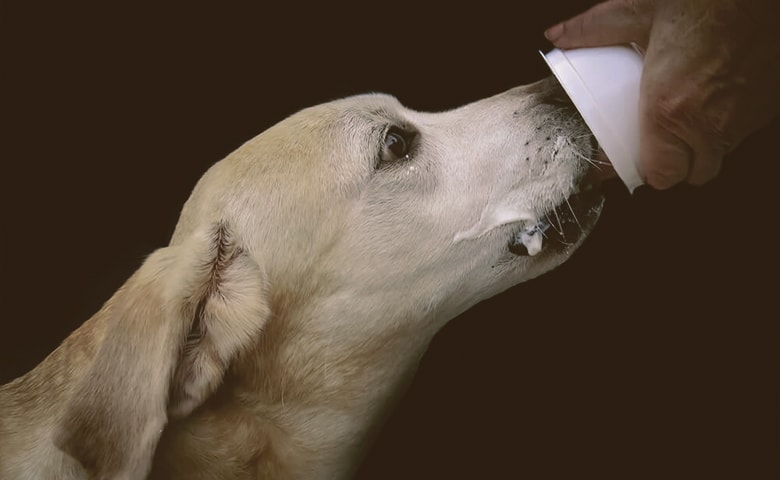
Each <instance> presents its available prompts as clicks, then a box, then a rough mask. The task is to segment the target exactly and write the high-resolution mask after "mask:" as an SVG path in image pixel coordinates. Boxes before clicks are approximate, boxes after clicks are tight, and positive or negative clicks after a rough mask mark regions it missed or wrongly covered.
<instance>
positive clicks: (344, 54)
mask: <svg viewBox="0 0 780 480" xmlns="http://www.w3.org/2000/svg"><path fill="white" fill-rule="evenodd" d="M193 3H196V2H192V3H190V4H184V3H181V4H179V5H176V4H174V3H170V2H158V3H156V4H150V5H142V4H140V3H132V4H128V5H126V6H119V5H114V4H111V5H110V6H109V5H108V4H109V2H104V3H103V4H97V3H94V4H85V3H81V2H77V3H76V4H74V3H72V2H54V1H51V2H45V3H44V2H35V1H24V2H22V1H15V2H11V1H6V0H3V1H2V3H0V5H1V7H0V8H1V9H2V10H0V22H2V24H1V25H0V27H1V28H0V34H1V35H2V39H1V40H2V41H1V42H0V46H1V47H0V48H2V66H1V67H0V68H1V70H0V72H1V74H2V77H1V78H0V81H2V89H1V92H2V104H0V109H1V111H2V120H3V126H2V141H1V142H0V148H2V153H1V155H2V157H1V158H2V166H3V171H2V174H0V178H1V179H2V187H3V188H2V192H3V198H2V202H0V203H1V204H2V221H1V222H0V228H1V229H2V230H1V231H0V232H1V233H2V235H1V237H2V242H3V243H2V282H3V284H2V288H0V295H1V297H0V302H2V303H1V305H0V307H2V309H1V311H2V334H1V337H2V338H1V340H0V342H1V343H0V367H1V373H2V375H1V376H0V381H2V382H5V381H8V380H10V379H12V378H15V377H16V376H18V375H21V374H22V373H24V372H26V371H28V370H29V369H30V368H32V367H33V366H34V365H35V364H37V363H38V362H40V361H41V360H42V359H43V358H44V357H45V355H47V354H48V353H49V352H50V351H51V350H52V349H53V348H55V347H56V346H57V345H58V343H59V342H61V341H62V339H63V338H64V337H65V336H67V335H68V334H69V333H70V332H71V331H72V330H73V329H75V328H76V327H77V326H78V325H79V324H80V323H81V322H83V321H84V320H86V319H87V318H88V317H89V316H90V315H92V314H93V313H94V312H95V311H96V310H97V309H98V308H99V307H100V305H101V304H102V303H103V302H104V301H105V300H107V299H108V298H109V297H110V296H111V294H112V293H113V292H114V291H115V290H116V289H117V288H118V287H119V286H120V285H121V284H122V283H123V282H124V280H125V279H126V278H127V277H128V276H129V275H130V274H131V273H132V272H133V271H134V270H135V269H136V268H137V267H138V266H139V265H140V263H141V261H142V259H143V258H144V256H146V255H147V254H149V253H150V252H151V251H152V250H154V249H156V248H158V247H161V246H164V245H165V244H166V243H167V241H168V239H169V237H170V235H171V233H172V231H173V227H174V225H175V223H176V219H177V216H178V212H179V210H180V208H181V206H182V204H183V202H184V201H185V199H186V198H187V196H188V195H189V192H190V191H191V189H192V187H193V186H194V184H195V182H196V181H197V179H198V178H199V177H200V175H201V174H202V173H203V172H204V171H205V170H206V169H207V168H208V167H209V165H211V164H212V163H214V162H216V161H217V160H219V159H221V158H222V157H224V156H225V155H226V154H228V153H229V152H230V151H232V150H233V149H235V148H236V147H237V146H238V145H240V144H241V143H242V142H244V141H245V140H247V139H249V138H250V137H252V136H254V135H256V134H257V133H259V132H261V131H262V130H264V129H265V128H267V127H269V126H270V125H272V124H273V123H275V122H277V121H279V120H281V119H282V118H283V117H285V116H287V115H289V114H291V113H293V112H295V111H296V110H298V109H300V108H303V107H305V106H308V105H312V104H315V103H321V102H324V101H327V100H330V99H334V98H337V97H341V96H345V95H350V94H355V93H362V92H367V91H383V92H388V93H392V94H394V95H396V96H397V97H398V98H399V99H400V100H401V101H402V102H403V103H405V104H406V105H407V106H409V107H412V108H414V109H418V110H432V111H436V110H442V109H447V108H451V107H455V106H458V105H461V104H463V103H465V102H469V101H473V100H477V99H479V98H482V97H485V96H488V95H492V94H495V93H498V92H500V91H503V90H505V89H507V88H510V87H512V86H515V85H520V84H524V83H530V82H532V81H535V80H537V79H540V78H542V77H543V76H545V75H547V74H548V72H547V70H546V67H545V66H544V64H543V62H542V60H541V58H540V57H539V54H538V53H537V50H539V49H543V50H546V49H548V48H549V45H548V44H547V43H546V41H545V40H544V38H543V36H542V32H543V30H544V28H545V27H547V26H549V25H550V24H552V23H554V22H556V21H558V20H561V19H563V18H566V17H567V16H570V15H572V14H574V13H576V12H578V11H581V10H582V9H584V8H585V7H586V6H587V5H588V3H589V2H538V5H534V7H533V8H531V7H529V6H528V5H529V4H530V3H531V2H519V1H518V2H514V4H515V5H513V6H507V5H504V6H501V7H498V6H491V5H488V4H484V3H480V4H479V5H471V4H466V5H465V6H463V7H459V6H457V5H456V4H455V3H454V2H452V3H450V4H449V5H446V6H441V7H437V8H432V7H421V6H419V5H418V6H409V5H403V4H398V3H377V2H374V3H369V2H366V3H363V4H359V5H355V6H351V7H340V6H336V5H327V4H320V5H318V6H316V7H312V6H310V5H305V4H293V3H290V4H288V7H285V11H282V10H280V9H279V8H278V7H269V6H267V5H265V4H263V5H265V6H263V7H260V6H259V5H261V4H260V3H259V2H258V3H256V4H252V5H250V4H249V3H245V2H221V3H218V2H209V3H208V4H206V2H203V3H200V4H198V5H193ZM533 3H537V2H533ZM779 134H780V123H779V122H775V123H774V124H773V125H771V126H770V127H769V128H767V129H765V130H763V131H762V132H760V133H759V134H757V135H754V136H753V137H751V138H750V139H749V140H748V141H747V142H745V143H744V144H743V145H742V146H741V147H740V148H739V150H738V151H736V152H735V153H734V154H732V155H731V156H730V157H729V159H728V161H727V163H726V164H725V166H724V169H723V172H722V175H721V176H720V177H719V178H718V179H717V180H716V181H714V182H712V183H711V184H708V185H707V186H705V187H703V188H688V187H680V188H676V189H673V190H672V191H667V192H652V191H640V192H638V193H637V194H636V195H634V196H633V197H631V196H629V195H628V194H627V193H626V191H625V190H624V189H623V188H622V186H621V185H619V184H612V185H608V187H607V194H608V203H607V207H606V210H605V213H604V215H603V217H602V220H601V221H600V225H599V227H598V228H597V230H596V232H595V233H594V234H593V235H592V236H591V237H590V238H589V240H588V241H587V243H586V244H585V246H583V248H582V249H581V250H580V251H579V252H578V253H577V254H576V255H575V256H574V257H573V258H572V259H571V261H569V262H568V263H567V264H565V265H564V266H563V267H561V268H560V269H558V270H556V271H554V272H552V273H550V274H548V275H546V276H544V277H542V278H540V279H538V280H535V281H532V282H529V283H526V284H523V285H520V286H518V287H516V288H514V289H512V290H510V291H508V292H506V293H505V294H503V295H500V296H498V297H496V298H493V299H491V300H489V301H486V302H484V303H482V304H480V305H478V306H477V307H475V308H474V309H472V310H471V311H470V312H468V313H466V314H464V315H462V316H461V317H459V318H457V319H455V320H453V321H452V322H451V323H450V324H449V325H448V326H447V327H446V328H445V329H444V330H443V331H442V332H441V333H440V334H439V335H438V336H437V337H436V339H435V340H434V342H433V344H432V345H431V348H430V350H429V352H428V354H427V355H426V357H425V358H424V359H423V362H422V365H421V366H420V370H419V374H418V375H417V377H416V381H415V382H414V384H413V385H412V387H411V390H410V391H409V392H408V394H407V395H406V396H405V398H404V400H403V401H402V403H401V404H400V405H399V406H398V408H397V410H396V411H395V414H394V416H392V417H391V418H390V420H389V423H388V424H387V426H386V427H385V428H384V430H383V432H382V435H381V436H380V437H379V438H378V439H377V441H376V444H375V446H374V448H373V449H372V450H371V453H370V454H369V457H368V458H367V460H366V463H365V464H364V466H363V468H362V470H361V473H360V475H359V478H361V479H375V478H408V479H417V478H510V477H511V478H532V479H548V478H549V479H561V478H581V477H584V476H586V475H589V476H592V477H595V478H601V479H629V478H630V479H634V478H665V479H671V478H675V479H676V478H680V479H683V478H685V479H688V478H715V477H718V478H769V477H763V475H759V472H762V471H763V472H765V469H764V468H765V467H767V466H771V467H772V468H773V469H774V471H775V473H777V461H776V453H777V448H778V425H779V423H778V388H777V387H778V373H779V372H778V366H780V363H779V362H778V352H779V351H780V349H779V348H778V336H777V331H776V328H775V325H776V323H777V318H778V314H777V311H776V310H777V309H776V303H777V301H776V297H777V295H778V289H777V286H778V282H777V276H776V272H777V268H778V255H777V236H776V235H777V234H776V226H775V223H776V219H777V218H778V212H777V205H778V201H777V197H776V191H777V190H776V185H775V182H776V181H777V179H778V173H779V172H778V159H780V154H778V153H777V138H778V135H779ZM774 478H776V477H774Z"/></svg>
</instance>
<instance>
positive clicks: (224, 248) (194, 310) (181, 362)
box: [55, 226, 269, 478]
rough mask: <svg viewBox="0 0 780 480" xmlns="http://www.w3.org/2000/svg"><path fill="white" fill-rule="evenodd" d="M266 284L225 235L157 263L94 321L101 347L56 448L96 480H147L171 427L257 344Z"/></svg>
mask: <svg viewBox="0 0 780 480" xmlns="http://www.w3.org/2000/svg"><path fill="white" fill-rule="evenodd" d="M262 278H263V276H262V272H261V271H260V268H259V266H258V265H257V264H256V263H255V262H254V261H253V260H252V259H251V258H250V257H249V255H247V254H246V252H244V251H242V250H241V248H240V247H239V246H238V245H236V244H235V241H234V239H233V238H232V236H231V234H230V232H229V231H228V229H227V228H225V227H224V226H219V227H216V228H214V230H213V231H210V232H207V233H205V234H202V235H195V236H193V237H192V238H190V239H189V240H187V241H186V242H183V243H181V244H178V245H176V246H170V247H167V248H163V249H160V250H158V251H156V252H155V253H154V254H152V255H151V256H150V257H149V258H148V259H147V260H146V262H144V264H143V266H142V267H141V268H140V269H139V270H138V271H137V272H136V273H135V274H134V275H133V276H132V277H131V278H130V279H129V280H128V281H127V282H126V283H125V285H124V286H123V287H122V288H121V289H119V291H117V293H116V294H115V295H114V296H113V297H112V298H111V299H110V300H109V301H108V302H107V303H106V305H105V306H104V307H103V309H102V310H101V312H99V313H98V314H97V316H101V317H103V318H96V319H93V320H94V321H96V322H97V323H95V328H96V329H99V330H98V331H100V332H101V333H98V335H101V336H102V339H101V340H100V341H99V346H98V350H97V351H96V352H95V355H94V358H93V359H92V363H91V366H90V367H89V369H88V371H87V372H86V374H85V375H84V376H83V377H82V380H81V383H80V384H78V386H77V387H75V389H74V391H73V393H72V396H71V397H70V399H69V403H68V404H67V405H66V406H65V409H64V414H63V416H62V417H61V420H60V423H59V425H58V426H57V430H56V433H55V444H56V445H57V446H58V447H59V448H61V449H62V450H63V451H65V452H67V453H68V454H70V455H72V456H73V457H75V458H76V459H77V460H78V461H79V462H81V464H82V466H83V467H84V468H85V469H86V470H87V471H88V472H89V473H90V478H144V477H145V475H146V474H147V472H148V469H149V466H150V464H151V460H152V456H153V454H154V450H155V448H156V445H157V442H158V441H159V438H160V434H161V432H162V430H163V428H164V427H165V424H166V423H167V421H168V419H169V418H176V417H181V416H185V415H187V414H189V413H190V412H191V411H192V410H193V409H195V408H196V407H197V406H198V405H200V404H201V403H202V402H203V401H204V400H205V399H206V398H207V397H208V396H209V395H210V394H211V393H213V392H214V390H215V389H216V388H217V387H218V386H219V384H220V382H221V381H222V378H223V374H224V373H225V370H226V369H227V367H228V365H229V363H230V361H231V359H232V358H234V357H235V356H236V355H237V354H238V353H239V352H240V351H241V349H242V348H243V347H245V346H247V345H249V344H250V343H251V341H252V339H253V338H256V336H257V335H259V333H260V330H261V328H262V326H263V324H264V322H265V320H266V319H267V317H268V314H269V310H268V307H267V304H266V302H265V292H264V285H263V279H262ZM93 320H91V321H93Z"/></svg>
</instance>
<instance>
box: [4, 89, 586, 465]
mask: <svg viewBox="0 0 780 480" xmlns="http://www.w3.org/2000/svg"><path fill="white" fill-rule="evenodd" d="M551 92H553V93H556V92H557V93H559V92H558V91H557V90H556V87H555V86H554V85H553V84H552V83H550V82H549V81H548V82H543V83H540V84H536V85H533V86H529V87H524V88H519V89H513V90H511V91H509V92H506V93H504V94H502V95H498V96H495V97H491V98H488V99H485V100H482V101H480V102H476V103H473V104H470V105H467V106H464V107H462V108H460V109H457V110H453V111H451V112H444V113H440V114H425V113H420V112H414V111H411V110H408V109H405V108H403V107H401V106H400V105H399V104H398V102H397V101H395V100H394V99H393V98H391V97H387V96H383V95H366V96H358V97H352V98H348V99H342V100H339V101H335V102H331V103H327V104H323V105H320V106H317V107H313V108H311V109H306V110H304V111H302V112H300V113H298V114H296V115H294V116H292V117H290V118H288V119H286V120H284V121H283V122H281V123H279V124H278V125H276V126H274V127H272V128H271V129H269V130H268V131H266V132H264V133H263V134H261V135H259V136H258V137H256V138H255V139H252V140H250V141H249V142H247V143H246V144H245V145H243V146H241V147H240V148H239V149H237V150H236V152H234V153H233V154H231V155H230V156H229V157H228V158H226V159H225V160H223V161H222V162H219V163H218V164H216V165H215V166H214V167H212V168H211V169H210V170H209V171H208V172H207V173H206V174H204V176H203V178H202V179H201V181H200V182H199V183H198V185H197V186H196V187H195V189H194V191H193V194H192V196H191V197H190V199H189V200H188V201H187V203H186V204H185V206H184V209H183V210H182V215H181V217H180V220H179V223H178V225H177V228H176V231H175V233H174V236H173V238H172V240H171V244H170V245H169V246H167V247H165V248H162V249H160V250H158V251H156V252H154V253H153V254H152V255H150V256H149V258H148V259H146V261H145V262H144V263H143V265H142V266H141V267H140V268H139V269H138V271H137V272H136V273H135V274H134V275H133V276H132V277H131V278H130V279H128V281H127V282H126V283H125V284H124V285H123V286H122V287H121V288H120V289H119V290H118V291H117V292H116V293H115V294H114V295H113V296H112V297H111V299H109V300H108V301H107V302H106V304H105V305H104V307H103V308H102V309H101V310H100V311H99V312H98V313H96V314H95V315H94V316H93V317H92V318H91V319H89V320H88V321H86V322H85V323H84V324H83V325H82V326H81V327H80V328H79V329H78V330H77V331H75V332H74V333H73V334H72V335H71V336H69V337H68V338H67V339H66V340H65V341H64V342H63V343H62V345H61V346H60V347H59V348H57V349H56V350H55V351H54V352H53V353H52V354H51V355H49V357H48V358H46V359H45V360H44V361H43V362H42V363H41V364H40V365H39V366H38V367H36V368H35V369H34V370H32V371H31V372H29V373H28V374H27V375H25V376H23V377H20V378H18V379H16V380H14V381H13V382H11V383H9V384H7V385H5V386H2V387H0V478H3V479H6V478H9V479H28V478H29V479H42V478H46V479H62V480H72V479H86V478H89V479H142V478H153V479H178V478H181V479H196V480H197V479H211V480H214V479H257V478H270V479H279V480H283V479H334V478H344V477H348V476H349V474H350V473H351V472H352V471H353V470H354V468H355V466H356V464H357V462H358V460H359V459H360V457H361V455H362V452H363V451H364V449H365V447H366V444H367V442H368V441H369V440H370V438H371V436H372V435H373V434H374V433H375V431H376V428H377V427H378V426H379V425H381V421H382V418H383V417H384V416H385V414H386V412H387V410H388V408H389V407H390V406H391V405H392V403H393V399H394V398H395V397H397V396H398V395H399V394H400V392H402V391H403V386H404V385H405V384H406V383H407V382H408V381H409V379H410V378H411V376H412V375H413V373H414V369H415V367H416V365H417V363H418V361H419V359H420V357H421V356H422V355H423V353H424V351H425V349H426V347H427V345H428V343H429V341H430V340H431V338H432V337H433V335H434V334H435V332H436V331H437V330H438V329H439V328H441V326H442V325H443V324H444V323H446V321H447V320H449V319H451V318H452V317H454V316H456V315H457V314H459V313H460V312H462V311H463V310H465V309H467V308H469V307H470V306H471V305H473V304H475V303H476V302H478V301H480V300H482V299H484V298H488V297H490V296H492V295H494V294H496V293H498V292H500V291H502V290H504V289H506V288H508V287H510V286H512V285H514V284H516V283H518V282H521V281H523V280H526V279H529V278H532V277H534V276H536V275H539V274H541V273H543V272H545V271H548V270H550V269H551V268H553V267H555V266H556V265H558V264H560V263H561V262H562V261H564V260H565V259H566V258H568V257H569V255H571V253H572V251H573V250H574V248H576V246H577V245H578V244H579V242H580V241H581V239H579V240H577V241H576V242H573V243H572V244H571V245H570V246H569V247H568V248H565V249H561V250H556V249H553V248H549V249H547V250H544V251H543V252H542V253H541V254H539V255H538V256H536V257H518V256H515V255H513V254H511V253H509V252H508V251H507V246H506V245H507V239H508V238H510V237H511V234H512V232H513V231H514V230H517V228H518V227H519V226H522V225H524V222H530V221H531V219H532V218H536V217H538V216H543V215H545V214H547V213H548V212H549V211H550V209H551V208H553V207H554V206H555V205H557V204H560V203H561V202H563V201H564V200H565V199H566V198H567V197H568V196H569V195H570V194H571V193H572V192H573V190H574V189H575V188H576V187H577V185H578V183H580V182H581V180H582V179H583V177H584V176H585V175H586V173H587V171H588V168H589V167H588V164H587V163H586V162H584V161H582V160H581V157H582V152H586V153H590V152H589V148H590V147H589V146H588V144H587V139H584V140H583V138H584V136H583V131H584V128H583V126H582V124H581V123H580V122H579V121H578V120H576V119H574V120H573V119H572V118H573V116H572V114H571V112H570V111H568V110H565V109H564V110H563V113H560V111H561V108H560V106H557V105H551V104H549V103H548V102H547V101H546V100H547V99H548V97H549V95H550V94H551ZM389 125H400V126H404V127H409V128H414V129H415V130H416V131H417V132H418V135H419V138H418V143H419V144H417V145H416V148H415V149H414V150H413V151H411V153H410V155H409V157H408V158H405V159H402V161H399V162H397V164H392V165H390V166H388V167H386V168H385V167H384V166H380V168H379V169H377V168H376V162H375V160H376V158H377V152H379V151H380V150H381V149H382V147H383V138H384V135H385V134H386V131H387V127H388V126H389ZM551 135H555V142H551V141H549V137H551ZM583 142H585V143H583ZM553 143H554V145H553ZM568 145H571V148H570V147H569V146H568ZM507 215H515V216H514V217H512V218H509V217H507ZM494 217H495V218H496V219H497V220H495V219H494ZM593 221H595V220H593ZM491 222H492V223H491ZM591 227H592V222H589V223H588V224H586V225H584V226H583V228H584V229H585V230H586V231H589V229H590V228H591ZM483 230H484V231H483ZM464 232H467V233H466V234H464ZM469 232H471V233H469ZM473 232H476V233H473Z"/></svg>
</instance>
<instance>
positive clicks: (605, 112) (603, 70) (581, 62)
mask: <svg viewBox="0 0 780 480" xmlns="http://www.w3.org/2000/svg"><path fill="white" fill-rule="evenodd" d="M539 53H541V54H542V57H543V58H544V60H545V62H547V65H548V66H549V67H550V70H552V72H553V74H554V75H555V77H556V78H557V79H558V82H560V84H561V85H562V86H563V89H564V90H565V91H566V94H567V95H568V96H569V98H570V99H571V101H572V103H574V106H575V107H576V108H577V110H579V112H580V115H582V118H583V120H585V123H586V124H587V125H588V128H590V130H591V131H592V132H593V135H594V136H595V137H596V140H598V142H599V145H600V147H601V148H602V149H603V150H604V152H605V153H606V154H607V156H608V157H609V161H610V163H611V164H612V167H613V168H614V169H615V172H616V173H617V175H618V177H620V179H621V180H622V181H623V183H624V184H625V185H626V186H627V187H628V189H629V191H631V192H633V191H634V189H635V188H636V187H638V186H640V185H642V184H643V183H644V182H643V181H642V177H641V176H640V175H639V169H638V165H639V79H640V77H641V76H642V55H641V54H640V53H639V52H638V51H637V50H636V49H635V48H632V47H630V46H625V45H620V46H610V47H596V48H578V49H575V50H559V49H557V48H556V49H553V50H551V51H549V52H548V53H547V54H545V53H543V52H541V51H540V52H539Z"/></svg>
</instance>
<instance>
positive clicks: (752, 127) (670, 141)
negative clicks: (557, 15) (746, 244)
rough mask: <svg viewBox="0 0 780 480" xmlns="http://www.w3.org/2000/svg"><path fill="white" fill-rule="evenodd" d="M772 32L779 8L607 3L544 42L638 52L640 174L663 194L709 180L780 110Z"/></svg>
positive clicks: (770, 1) (675, 0) (703, 2)
mask: <svg viewBox="0 0 780 480" xmlns="http://www.w3.org/2000/svg"><path fill="white" fill-rule="evenodd" d="M779 30H780V2H778V1H777V0H743V1H739V0H685V1H681V0H608V1H606V2H603V3H599V4H598V5H595V6H594V7H593V8H591V9H590V10H588V11H586V12H584V13H582V14H580V15H578V16H576V17H573V18H571V19H569V20H567V21H565V22H563V23H560V24H558V25H555V26H554V27H551V28H550V29H548V30H547V31H546V32H545V36H546V37H547V39H548V40H550V41H551V42H552V43H553V44H554V45H555V46H556V47H559V48H564V49H566V48H577V47H595V46H603V45H615V44H625V43H630V42H634V43H636V44H637V45H638V46H639V47H640V48H641V49H643V50H644V70H643V72H642V80H641V83H640V101H639V112H640V113H639V115H640V119H639V124H640V164H639V170H640V174H641V175H642V176H643V178H644V180H645V182H646V183H648V184H649V185H650V186H652V187H654V188H658V189H665V188H669V187H671V186H673V185H675V184H677V183H679V182H682V181H687V182H688V183H690V184H692V185H701V184H703V183H706V182H707V181H709V180H711V179H712V178H714V177H715V176H717V174H718V172H719V171H720V167H721V163H722V160H723V157H724V155H725V154H727V153H728V152H729V151H731V150H732V149H734V148H735V147H736V146H737V145H738V144H739V143H740V142H741V141H742V140H744V139H745V138H746V137H747V136H749V135H750V134H752V133H753V132H755V131H757V130H759V129H760V128H762V127H763V126H765V125H766V124H767V123H768V122H769V121H770V120H771V119H772V118H773V117H774V116H775V115H777V113H778V111H780V41H778V40H777V35H778V31H779Z"/></svg>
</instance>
